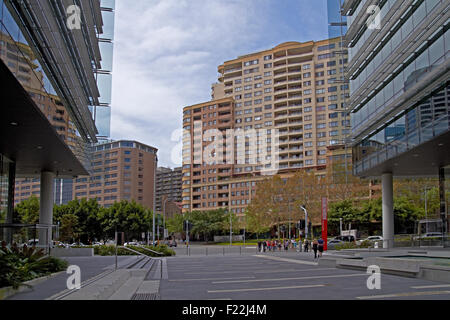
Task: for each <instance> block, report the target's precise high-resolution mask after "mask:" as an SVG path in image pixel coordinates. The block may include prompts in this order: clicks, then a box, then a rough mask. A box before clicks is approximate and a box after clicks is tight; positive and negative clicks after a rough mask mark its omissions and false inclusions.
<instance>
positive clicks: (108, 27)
mask: <svg viewBox="0 0 450 320" xmlns="http://www.w3.org/2000/svg"><path fill="white" fill-rule="evenodd" d="M101 10H102V19H103V33H102V34H99V35H98V39H99V47H100V54H101V56H102V62H101V65H102V67H101V69H100V70H97V73H96V79H97V86H98V89H99V91H100V98H99V101H100V105H98V106H93V107H91V112H92V114H93V116H94V120H95V125H96V127H97V130H98V136H97V138H98V139H101V140H105V139H108V138H109V137H110V136H111V96H112V94H111V89H112V69H113V50H114V10H115V0H102V1H101Z"/></svg>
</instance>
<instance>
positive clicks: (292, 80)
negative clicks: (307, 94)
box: [288, 76, 302, 83]
mask: <svg viewBox="0 0 450 320" xmlns="http://www.w3.org/2000/svg"><path fill="white" fill-rule="evenodd" d="M288 82H289V83H302V77H292V76H290V77H289V78H288Z"/></svg>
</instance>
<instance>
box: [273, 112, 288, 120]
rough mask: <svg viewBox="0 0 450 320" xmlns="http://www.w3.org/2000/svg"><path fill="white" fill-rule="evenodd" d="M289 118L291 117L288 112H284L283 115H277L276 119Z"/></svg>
mask: <svg viewBox="0 0 450 320" xmlns="http://www.w3.org/2000/svg"><path fill="white" fill-rule="evenodd" d="M287 117H289V115H288V113H287V111H284V112H283V113H279V114H276V113H275V119H283V118H287Z"/></svg>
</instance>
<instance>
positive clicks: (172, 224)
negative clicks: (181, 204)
mask: <svg viewBox="0 0 450 320" xmlns="http://www.w3.org/2000/svg"><path fill="white" fill-rule="evenodd" d="M184 220H185V217H184V215H182V214H175V215H174V216H173V217H172V218H169V219H167V220H166V226H167V229H168V230H169V233H182V232H183V221H184Z"/></svg>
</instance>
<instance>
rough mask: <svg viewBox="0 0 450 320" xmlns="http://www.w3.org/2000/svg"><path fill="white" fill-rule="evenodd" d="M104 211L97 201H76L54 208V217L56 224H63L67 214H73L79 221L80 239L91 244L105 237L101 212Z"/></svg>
mask: <svg viewBox="0 0 450 320" xmlns="http://www.w3.org/2000/svg"><path fill="white" fill-rule="evenodd" d="M102 210H104V209H103V208H101V207H100V205H99V204H98V202H97V200H96V199H90V200H87V199H80V200H79V199H75V200H72V201H69V203H67V204H66V205H59V206H58V205H55V206H54V207H53V217H54V222H55V223H58V222H59V223H61V219H62V217H63V216H64V215H66V214H72V215H74V216H76V217H77V219H78V234H79V239H78V240H80V241H81V242H83V243H91V242H92V241H94V240H95V239H101V238H102V237H104V236H105V232H104V230H103V228H102V223H101V217H102V215H101V214H100V212H101V211H102Z"/></svg>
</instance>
